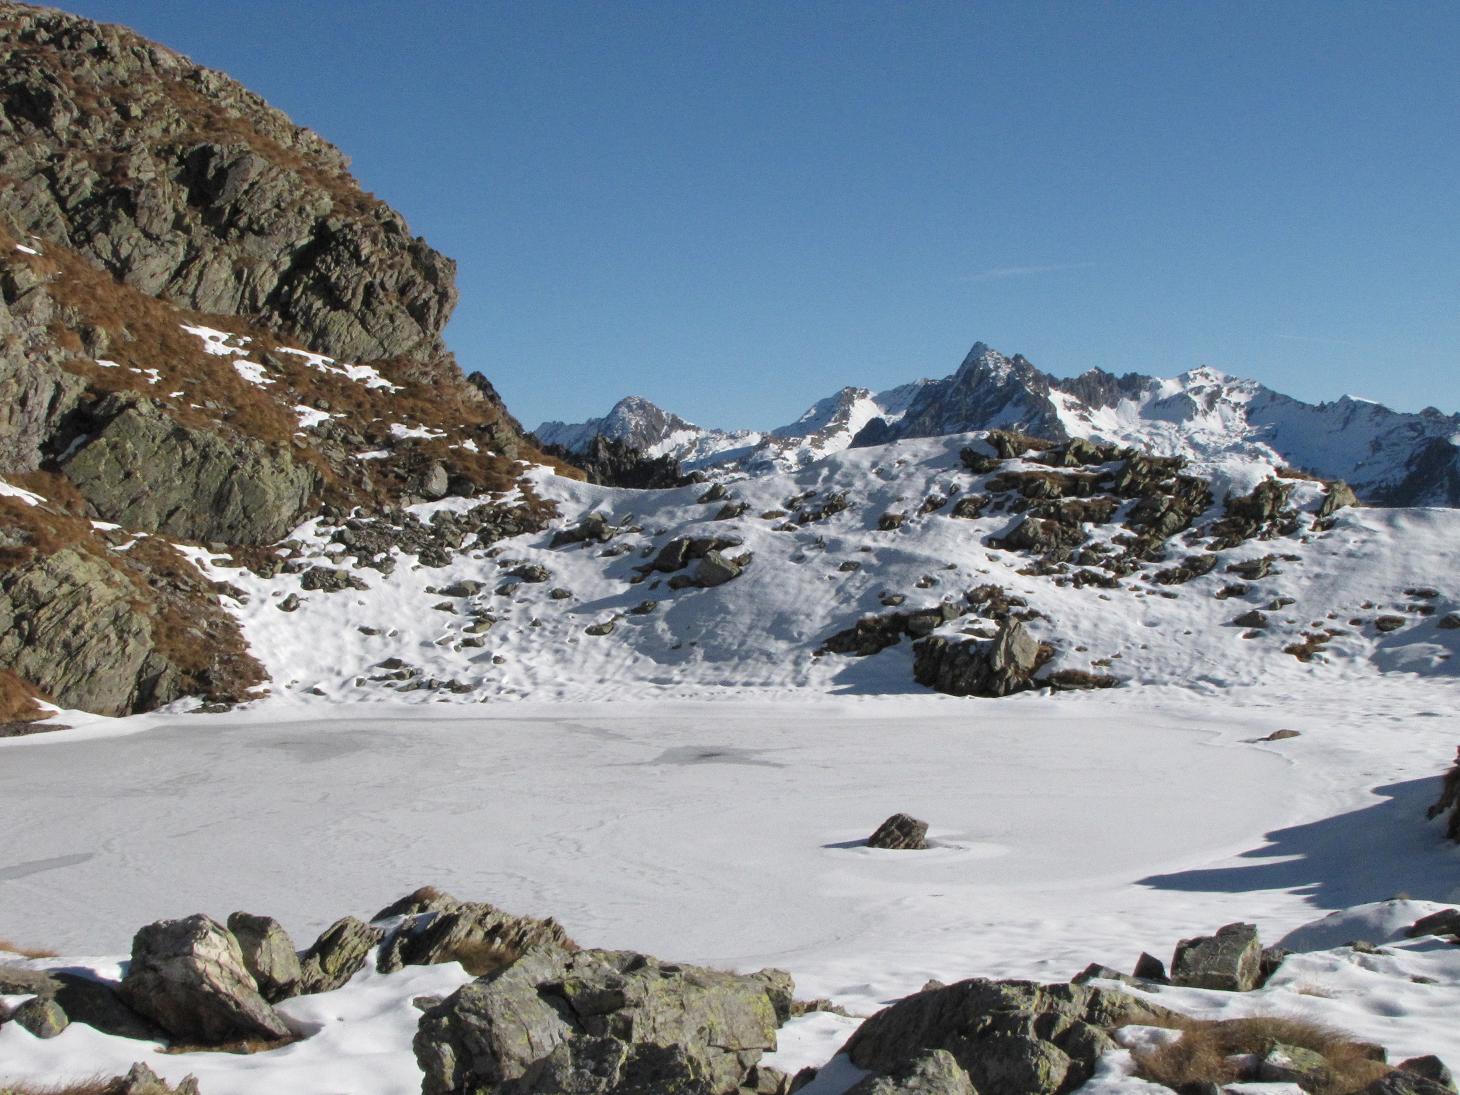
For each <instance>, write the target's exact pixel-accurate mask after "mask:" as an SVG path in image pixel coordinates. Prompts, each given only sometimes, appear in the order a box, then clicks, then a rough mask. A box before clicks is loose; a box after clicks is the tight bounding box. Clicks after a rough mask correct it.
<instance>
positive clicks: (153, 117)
mask: <svg viewBox="0 0 1460 1095" xmlns="http://www.w3.org/2000/svg"><path fill="white" fill-rule="evenodd" d="M0 49H3V50H4V52H5V65H6V74H7V75H6V83H5V87H4V88H3V89H0V172H3V173H4V174H5V175H6V176H8V177H9V179H10V180H11V182H10V184H9V186H7V188H6V189H7V197H6V198H5V199H4V201H3V210H4V212H5V213H6V214H8V216H9V217H10V219H11V220H12V221H13V222H14V223H15V224H16V226H17V227H19V228H20V229H21V230H22V231H24V232H28V233H34V234H36V235H38V236H41V237H44V238H46V239H51V240H55V241H57V242H60V243H64V244H65V245H66V246H68V247H71V248H73V249H74V250H76V251H79V252H80V253H82V254H83V255H86V256H88V257H89V258H91V259H93V260H94V261H95V262H97V263H99V264H100V265H102V266H104V267H106V268H107V269H108V270H111V271H112V272H113V273H114V274H116V275H117V276H118V277H119V278H121V279H122V280H123V281H125V282H126V283H128V284H129V285H133V286H136V287H137V288H138V289H141V290H142V291H143V292H145V293H147V294H149V295H152V296H158V297H162V298H164V299H167V300H170V301H173V302H175V303H178V304H182V305H185V306H187V307H190V308H194V309H197V310H199V311H203V312H211V313H221V314H230V315H243V316H254V317H258V318H260V319H262V320H263V321H265V322H266V324H267V325H268V326H270V327H273V328H276V329H279V330H281V331H287V332H293V333H296V334H297V335H298V337H299V338H300V339H301V340H302V341H304V342H307V343H308V344H309V345H310V347H311V348H313V349H316V350H318V351H319V352H322V353H327V354H330V355H332V356H335V357H339V358H345V359H351V360H361V359H378V358H387V357H395V356H412V357H417V358H420V359H423V360H424V359H426V358H429V357H433V356H440V355H441V354H442V353H443V351H442V348H441V344H440V332H441V329H442V327H443V326H444V325H445V322H446V319H447V316H448V315H449V313H450V310H451V308H452V306H453V305H454V304H455V301H456V289H455V285H454V277H455V264H454V263H452V262H451V260H449V259H446V258H444V257H442V256H441V255H439V254H437V253H436V252H435V251H433V250H432V249H431V248H430V247H428V246H427V245H426V244H425V243H424V242H423V241H422V240H419V239H415V238H413V237H412V236H411V234H410V232H409V230H408V229H407V227H406V224H405V222H404V221H403V220H402V219H401V218H400V216H399V215H398V214H396V213H395V212H393V211H392V210H390V209H389V208H388V207H386V206H385V205H383V204H381V203H380V202H378V201H375V200H374V199H373V198H370V197H369V196H368V195H365V194H363V193H362V192H361V191H360V190H359V188H358V186H357V184H356V183H355V182H354V180H353V179H352V178H351V177H350V175H349V172H348V170H347V161H346V159H345V157H344V156H343V155H342V154H341V153H340V152H339V151H338V150H337V149H335V148H334V147H332V146H331V145H329V144H328V143H327V142H326V141H324V140H323V139H322V138H321V137H319V136H318V135H317V134H314V133H312V132H310V131H309V130H306V129H302V128H300V127H297V126H295V125H293V124H292V123H291V122H290V121H289V119H288V118H286V117H285V116H284V115H283V114H282V113H280V112H279V111H277V110H274V109H273V108H271V107H269V106H268V105H267V104H265V103H264V102H263V100H262V99H260V98H259V97H258V96H256V95H254V94H252V93H251V92H249V91H247V90H245V89H244V88H243V87H241V86H240V85H238V84H237V83H235V82H234V81H233V80H230V79H229V78H228V77H226V76H224V75H223V74H221V73H218V72H213V71H210V70H208V69H204V68H201V67H199V66H197V65H194V64H193V63H191V62H190V61H188V60H187V59H186V58H184V57H182V56H180V55H178V54H176V53H173V52H172V51H171V50H168V49H165V48H163V47H161V46H157V45H154V44H152V43H150V42H147V41H145V40H143V39H142V38H140V37H138V36H137V35H136V34H134V33H132V32H131V31H128V30H125V29H123V28H120V27H113V26H106V25H101V24H97V23H93V22H91V21H90V20H86V19H81V18H78V17H76V16H72V15H67V14H65V13H62V12H58V11H52V10H48V9H41V8H31V7H26V6H22V5H20V4H13V3H8V2H7V3H4V4H0Z"/></svg>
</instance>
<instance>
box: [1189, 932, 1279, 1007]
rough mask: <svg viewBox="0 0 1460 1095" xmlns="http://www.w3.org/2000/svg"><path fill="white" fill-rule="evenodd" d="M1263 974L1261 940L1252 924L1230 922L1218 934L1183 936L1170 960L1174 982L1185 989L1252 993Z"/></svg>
mask: <svg viewBox="0 0 1460 1095" xmlns="http://www.w3.org/2000/svg"><path fill="white" fill-rule="evenodd" d="M1261 976H1262V943H1261V942H1260V941H1259V940H1258V938H1257V929H1256V928H1255V927H1253V926H1252V925H1251V924H1227V925H1226V926H1224V927H1221V928H1218V929H1217V933H1216V934H1215V935H1203V936H1197V937H1196V938H1194V939H1183V940H1182V941H1181V942H1180V943H1178V944H1177V945H1176V953H1175V955H1174V956H1173V957H1172V959H1171V983H1172V984H1173V985H1177V986H1180V987H1182V988H1194V989H1219V990H1222V991H1224V992H1250V991H1252V990H1253V989H1255V988H1256V987H1257V985H1258V982H1259V980H1260V979H1261Z"/></svg>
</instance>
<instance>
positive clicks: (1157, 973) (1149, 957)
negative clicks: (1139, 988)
mask: <svg viewBox="0 0 1460 1095" xmlns="http://www.w3.org/2000/svg"><path fill="white" fill-rule="evenodd" d="M1131 972H1132V973H1133V974H1134V976H1136V977H1138V978H1140V979H1141V980H1142V981H1155V982H1156V983H1157V984H1162V983H1164V982H1165V981H1166V963H1164V962H1162V961H1161V960H1160V959H1159V958H1157V957H1156V956H1155V955H1153V954H1147V953H1146V952H1145V951H1141V956H1140V957H1139V958H1137V959H1136V968H1135V969H1134V970H1132V971H1131Z"/></svg>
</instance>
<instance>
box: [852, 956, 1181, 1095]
mask: <svg viewBox="0 0 1460 1095" xmlns="http://www.w3.org/2000/svg"><path fill="white" fill-rule="evenodd" d="M1153 1010H1154V1011H1160V1010H1161V1009H1157V1008H1153V1007H1152V1006H1150V1005H1146V1004H1143V1003H1142V1002H1141V1001H1138V1000H1137V999H1136V998H1135V997H1133V996H1129V995H1126V994H1125V993H1123V992H1116V991H1112V990H1109V989H1101V988H1095V987H1092V986H1089V985H1069V984H1057V985H1040V984H1036V983H1035V982H1032V981H992V980H986V979H983V978H974V979H972V980H968V981H960V982H958V983H957V984H953V985H947V986H944V987H941V988H934V989H928V990H925V991H923V992H919V993H917V994H915V995H913V996H909V997H907V998H906V999H903V1000H900V1001H898V1002H897V1003H895V1004H893V1005H891V1006H890V1007H887V1008H884V1009H883V1010H882V1011H879V1012H878V1013H877V1014H876V1015H874V1016H872V1017H871V1018H870V1019H868V1020H867V1021H866V1022H865V1023H863V1024H862V1025H861V1026H860V1027H859V1028H858V1029H857V1031H856V1032H855V1033H854V1034H853V1035H852V1037H851V1038H850V1040H848V1042H847V1044H846V1045H845V1046H844V1047H843V1052H845V1053H846V1054H847V1055H848V1056H849V1057H850V1058H851V1061H852V1063H853V1064H854V1065H856V1066H857V1067H858V1068H863V1069H867V1070H868V1071H870V1072H873V1073H876V1074H878V1075H879V1076H888V1077H897V1076H900V1075H904V1074H906V1073H907V1072H909V1071H912V1070H914V1069H915V1068H916V1067H917V1062H918V1061H919V1059H920V1058H923V1057H925V1056H927V1055H928V1054H930V1053H931V1052H933V1051H935V1050H943V1051H945V1052H947V1053H948V1054H949V1055H951V1056H952V1057H953V1059H954V1061H955V1063H956V1064H957V1065H958V1067H959V1068H961V1069H963V1071H964V1072H966V1073H967V1075H968V1078H969V1079H970V1080H971V1081H972V1084H973V1088H974V1089H975V1090H976V1091H978V1092H979V1093H980V1095H1055V1093H1057V1092H1065V1091H1069V1090H1070V1089H1072V1088H1074V1087H1077V1086H1078V1085H1079V1084H1081V1083H1083V1082H1084V1081H1085V1080H1087V1079H1089V1078H1090V1076H1091V1075H1092V1074H1093V1073H1094V1070H1095V1065H1096V1062H1097V1061H1098V1059H1099V1057H1100V1055H1101V1053H1103V1052H1104V1051H1105V1050H1107V1049H1109V1048H1111V1047H1113V1046H1114V1042H1113V1041H1112V1040H1111V1039H1110V1037H1109V1035H1108V1034H1107V1033H1106V1032H1107V1031H1108V1030H1109V1029H1111V1028H1114V1027H1117V1026H1124V1025H1126V1024H1127V1023H1130V1022H1135V1021H1139V1020H1140V1019H1141V1018H1142V1017H1143V1016H1147V1015H1149V1014H1150V1013H1151V1012H1152V1011H1153ZM954 1079H955V1082H956V1077H955V1078H954ZM891 1090H893V1091H898V1090H905V1089H901V1088H892V1089H891ZM911 1090H917V1089H911ZM933 1090H937V1089H933Z"/></svg>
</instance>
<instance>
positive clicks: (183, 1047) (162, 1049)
mask: <svg viewBox="0 0 1460 1095" xmlns="http://www.w3.org/2000/svg"><path fill="white" fill-rule="evenodd" d="M299 1041H303V1036H302V1035H297V1034H296V1035H294V1036H292V1037H289V1038H278V1039H275V1040H274V1041H269V1040H268V1039H265V1038H242V1039H240V1040H238V1041H236V1042H224V1043H222V1044H221V1045H206V1046H204V1045H196V1046H195V1045H187V1044H183V1043H178V1042H174V1043H172V1044H171V1045H166V1046H159V1047H158V1048H157V1051H158V1052H159V1053H168V1054H174V1055H179V1054H184V1053H236V1054H238V1055H240V1056H248V1055H250V1054H254V1053H268V1052H269V1050H271V1049H283V1048H284V1047H285V1046H292V1045H293V1044H294V1043H295V1042H299ZM0 1095H4V1093H3V1092H0Z"/></svg>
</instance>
